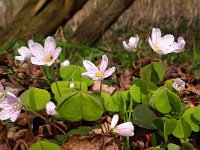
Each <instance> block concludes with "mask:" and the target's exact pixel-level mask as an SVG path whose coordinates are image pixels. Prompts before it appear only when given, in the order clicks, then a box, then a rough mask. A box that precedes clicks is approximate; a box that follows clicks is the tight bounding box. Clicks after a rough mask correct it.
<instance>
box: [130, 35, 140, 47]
mask: <svg viewBox="0 0 200 150" xmlns="http://www.w3.org/2000/svg"><path fill="white" fill-rule="evenodd" d="M138 42H139V37H138V35H136V36H135V37H131V38H130V39H129V46H130V47H131V48H132V49H134V48H137V45H138Z"/></svg>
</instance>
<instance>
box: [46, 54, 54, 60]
mask: <svg viewBox="0 0 200 150" xmlns="http://www.w3.org/2000/svg"><path fill="white" fill-rule="evenodd" d="M52 59H53V56H52V55H51V54H48V55H46V56H45V57H44V61H45V62H50V61H52Z"/></svg>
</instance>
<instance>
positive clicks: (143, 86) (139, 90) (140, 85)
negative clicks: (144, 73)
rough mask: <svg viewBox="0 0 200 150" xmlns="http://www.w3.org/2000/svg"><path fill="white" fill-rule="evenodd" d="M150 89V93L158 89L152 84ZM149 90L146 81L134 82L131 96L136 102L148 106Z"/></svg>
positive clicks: (138, 80)
mask: <svg viewBox="0 0 200 150" xmlns="http://www.w3.org/2000/svg"><path fill="white" fill-rule="evenodd" d="M149 89H150V91H154V90H156V89H157V86H156V85H155V84H154V83H152V82H150V85H149ZM147 90H148V82H147V81H145V80H141V79H137V80H135V81H134V83H133V86H132V87H131V89H130V95H131V97H132V98H133V100H134V101H135V102H137V103H141V102H143V104H147V92H148V91H147Z"/></svg>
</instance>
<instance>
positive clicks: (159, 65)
mask: <svg viewBox="0 0 200 150" xmlns="http://www.w3.org/2000/svg"><path fill="white" fill-rule="evenodd" d="M153 64H154V70H155V71H156V73H157V75H158V78H159V81H162V80H163V78H164V74H165V67H164V64H163V63H161V62H154V63H153Z"/></svg>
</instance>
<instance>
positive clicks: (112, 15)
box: [71, 0, 135, 45]
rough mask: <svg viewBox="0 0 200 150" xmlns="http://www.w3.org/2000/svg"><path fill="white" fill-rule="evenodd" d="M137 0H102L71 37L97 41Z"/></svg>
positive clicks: (79, 41) (73, 39)
mask: <svg viewBox="0 0 200 150" xmlns="http://www.w3.org/2000/svg"><path fill="white" fill-rule="evenodd" d="M133 1H135V0H102V1H101V2H100V4H99V6H98V7H97V8H96V9H95V10H94V11H93V12H91V13H90V15H89V16H88V17H86V18H85V20H84V21H83V22H82V23H81V24H80V26H79V27H78V28H77V30H76V31H75V33H74V34H73V35H72V37H71V39H72V41H73V42H78V43H82V44H87V45H91V44H93V43H95V42H96V41H97V40H98V39H99V38H100V37H101V36H102V35H103V33H104V32H105V30H106V29H108V28H109V27H110V26H111V25H112V24H113V23H114V22H115V21H116V20H117V19H118V17H119V16H120V15H121V14H122V13H123V11H124V10H126V9H127V8H128V7H129V6H130V5H131V4H132V3H133Z"/></svg>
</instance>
